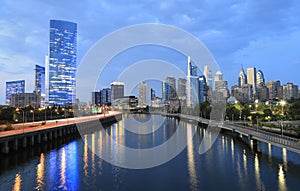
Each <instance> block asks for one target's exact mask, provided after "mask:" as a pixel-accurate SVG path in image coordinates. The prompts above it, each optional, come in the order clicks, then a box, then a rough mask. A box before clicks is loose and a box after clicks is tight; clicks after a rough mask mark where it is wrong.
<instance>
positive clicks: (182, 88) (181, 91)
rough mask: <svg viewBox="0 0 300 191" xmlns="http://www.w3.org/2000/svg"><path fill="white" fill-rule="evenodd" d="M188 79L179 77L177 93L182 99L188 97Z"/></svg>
mask: <svg viewBox="0 0 300 191" xmlns="http://www.w3.org/2000/svg"><path fill="white" fill-rule="evenodd" d="M186 81H187V80H186V79H185V78H179V79H178V83H177V86H178V87H177V94H178V97H179V98H180V99H185V98H186Z"/></svg>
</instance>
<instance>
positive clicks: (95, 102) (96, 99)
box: [92, 92, 100, 105]
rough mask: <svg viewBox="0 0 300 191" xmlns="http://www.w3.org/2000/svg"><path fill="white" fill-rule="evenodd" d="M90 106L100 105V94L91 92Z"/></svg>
mask: <svg viewBox="0 0 300 191" xmlns="http://www.w3.org/2000/svg"><path fill="white" fill-rule="evenodd" d="M92 105H100V92H92Z"/></svg>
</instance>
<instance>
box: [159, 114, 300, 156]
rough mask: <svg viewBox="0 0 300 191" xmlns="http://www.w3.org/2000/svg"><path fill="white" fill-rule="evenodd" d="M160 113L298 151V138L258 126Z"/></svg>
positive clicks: (299, 141) (299, 146)
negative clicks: (268, 130) (252, 126)
mask: <svg viewBox="0 0 300 191" xmlns="http://www.w3.org/2000/svg"><path fill="white" fill-rule="evenodd" d="M161 115H165V116H169V117H179V118H181V119H187V120H192V121H196V122H199V123H202V124H206V125H212V126H214V127H219V128H220V129H224V130H227V131H231V132H233V133H236V134H239V135H240V137H242V136H245V137H248V138H249V140H253V141H254V143H257V141H260V142H265V143H269V144H272V145H275V146H278V147H281V148H286V149H288V150H290V151H293V152H296V153H300V139H297V138H292V137H288V136H284V135H279V134H276V133H271V132H267V131H264V130H261V129H258V128H257V129H255V128H251V127H246V126H242V125H238V124H233V123H229V122H217V121H213V120H209V119H205V118H201V117H197V116H191V115H185V114H168V113H161Z"/></svg>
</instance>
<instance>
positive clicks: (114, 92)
mask: <svg viewBox="0 0 300 191" xmlns="http://www.w3.org/2000/svg"><path fill="white" fill-rule="evenodd" d="M110 89H111V101H114V100H116V99H119V98H122V97H124V82H112V83H110Z"/></svg>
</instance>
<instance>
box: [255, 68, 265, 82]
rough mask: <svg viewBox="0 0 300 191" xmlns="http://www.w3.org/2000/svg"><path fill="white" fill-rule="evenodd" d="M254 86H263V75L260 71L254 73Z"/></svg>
mask: <svg viewBox="0 0 300 191" xmlns="http://www.w3.org/2000/svg"><path fill="white" fill-rule="evenodd" d="M256 84H257V86H260V85H264V84H265V77H264V73H263V72H262V71H261V70H258V71H257V73H256Z"/></svg>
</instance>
